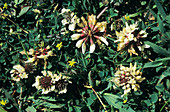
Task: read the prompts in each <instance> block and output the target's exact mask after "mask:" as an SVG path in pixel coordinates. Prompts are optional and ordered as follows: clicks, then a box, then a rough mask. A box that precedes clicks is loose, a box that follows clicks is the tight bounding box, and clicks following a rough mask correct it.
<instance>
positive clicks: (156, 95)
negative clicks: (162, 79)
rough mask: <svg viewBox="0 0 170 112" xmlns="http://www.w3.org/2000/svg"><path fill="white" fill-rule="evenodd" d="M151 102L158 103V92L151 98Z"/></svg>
mask: <svg viewBox="0 0 170 112" xmlns="http://www.w3.org/2000/svg"><path fill="white" fill-rule="evenodd" d="M150 98H151V102H152V103H156V102H157V101H158V94H157V93H156V92H154V93H153V94H152V95H151V96H150Z"/></svg>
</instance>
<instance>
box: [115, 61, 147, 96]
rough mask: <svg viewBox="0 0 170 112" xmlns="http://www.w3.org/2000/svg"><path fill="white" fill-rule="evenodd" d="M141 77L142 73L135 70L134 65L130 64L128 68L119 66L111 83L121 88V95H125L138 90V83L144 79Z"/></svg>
mask: <svg viewBox="0 0 170 112" xmlns="http://www.w3.org/2000/svg"><path fill="white" fill-rule="evenodd" d="M141 75H142V72H140V70H137V69H136V63H135V65H134V66H133V65H132V63H130V67H125V66H123V65H121V66H120V68H119V69H118V70H117V71H116V73H115V76H114V78H113V80H112V81H113V82H114V84H115V85H116V87H121V88H122V89H123V90H124V94H123V95H125V94H127V93H130V92H131V90H134V91H137V90H139V89H140V86H139V83H141V82H142V81H143V80H144V79H145V77H144V78H142V76H141Z"/></svg>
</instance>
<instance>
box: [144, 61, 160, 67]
mask: <svg viewBox="0 0 170 112" xmlns="http://www.w3.org/2000/svg"><path fill="white" fill-rule="evenodd" d="M162 64H163V63H162V62H155V61H154V62H149V63H145V65H144V66H143V68H151V67H158V66H160V65H162Z"/></svg>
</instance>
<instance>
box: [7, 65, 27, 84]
mask: <svg viewBox="0 0 170 112" xmlns="http://www.w3.org/2000/svg"><path fill="white" fill-rule="evenodd" d="M10 73H11V77H12V79H13V80H14V81H20V80H21V79H24V78H28V74H27V73H26V72H25V68H24V67H23V66H21V65H14V66H13V70H11V71H10Z"/></svg>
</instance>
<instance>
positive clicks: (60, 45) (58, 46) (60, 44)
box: [56, 42, 63, 50]
mask: <svg viewBox="0 0 170 112" xmlns="http://www.w3.org/2000/svg"><path fill="white" fill-rule="evenodd" d="M62 43H63V42H60V43H59V44H57V45H56V47H57V48H58V50H60V49H61V47H62V46H63V45H62Z"/></svg>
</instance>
